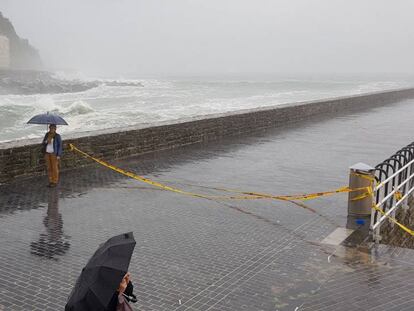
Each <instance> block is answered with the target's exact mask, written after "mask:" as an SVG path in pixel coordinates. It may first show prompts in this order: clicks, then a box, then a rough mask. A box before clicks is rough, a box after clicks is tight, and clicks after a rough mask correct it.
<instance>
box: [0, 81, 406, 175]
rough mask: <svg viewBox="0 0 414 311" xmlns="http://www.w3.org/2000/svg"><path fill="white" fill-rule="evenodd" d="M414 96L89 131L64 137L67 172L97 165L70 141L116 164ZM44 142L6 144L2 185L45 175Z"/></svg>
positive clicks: (395, 94) (1, 155)
mask: <svg viewBox="0 0 414 311" xmlns="http://www.w3.org/2000/svg"><path fill="white" fill-rule="evenodd" d="M409 98H414V89H403V90H395V91H387V92H378V93H371V94H365V95H356V96H349V97H341V98H334V99H326V100H320V101H310V102H304V103H294V104H284V105H278V106H274V107H266V108H257V109H248V110H240V111H237V112H231V113H224V114H216V115H208V116H201V117H197V118H190V119H183V120H178V121H177V120H174V121H169V122H160V123H154V124H150V125H145V126H144V125H137V126H136V127H132V128H131V127H130V128H120V129H112V130H102V131H95V132H88V133H82V134H81V135H80V136H78V137H75V136H71V137H68V136H66V137H65V136H64V137H63V140H64V155H63V157H62V160H61V169H63V170H66V169H70V168H74V167H79V166H83V165H88V164H91V162H90V160H87V159H84V158H82V157H80V156H79V155H78V154H75V153H73V152H71V151H69V148H68V144H69V143H73V144H75V145H76V146H77V147H78V148H79V149H81V150H83V151H85V152H87V153H89V154H91V155H94V156H95V157H98V158H103V159H105V160H113V159H118V158H125V157H128V156H133V155H138V154H143V153H148V152H153V151H159V150H163V149H169V148H177V147H180V146H184V145H188V144H194V143H199V142H206V141H212V140H218V139H220V138H221V137H226V136H232V135H243V134H247V133H249V132H254V131H259V130H264V129H267V128H274V127H281V126H284V125H286V124H290V123H295V122H301V121H304V120H308V119H310V118H314V117H318V116H321V115H329V114H332V115H333V114H335V115H338V114H340V113H346V112H352V111H358V110H364V109H368V108H371V107H376V106H382V105H387V104H390V103H394V102H398V101H401V100H404V99H409ZM39 143H40V139H35V140H33V139H32V140H26V141H16V142H8V143H3V144H0V183H6V182H9V181H11V180H13V179H14V178H17V177H27V176H32V175H39V174H43V173H44V171H45V168H44V160H43V156H42V155H41V151H40V144H39Z"/></svg>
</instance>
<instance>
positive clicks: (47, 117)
mask: <svg viewBox="0 0 414 311" xmlns="http://www.w3.org/2000/svg"><path fill="white" fill-rule="evenodd" d="M27 123H28V124H56V125H68V123H67V122H66V121H65V120H64V119H63V118H62V117H61V116H58V115H57V114H53V113H49V112H47V113H42V114H38V115H35V116H34V117H33V118H31V119H30V120H29V121H27Z"/></svg>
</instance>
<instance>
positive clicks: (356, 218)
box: [347, 163, 375, 233]
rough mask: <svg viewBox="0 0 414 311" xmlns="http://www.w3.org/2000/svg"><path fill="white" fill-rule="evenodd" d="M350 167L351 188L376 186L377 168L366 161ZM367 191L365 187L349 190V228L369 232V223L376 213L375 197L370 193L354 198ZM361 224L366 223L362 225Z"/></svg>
mask: <svg viewBox="0 0 414 311" xmlns="http://www.w3.org/2000/svg"><path fill="white" fill-rule="evenodd" d="M349 169H350V171H349V188H351V189H356V188H365V187H373V186H374V183H373V182H372V179H373V178H374V171H375V168H373V167H371V166H369V165H367V164H364V163H357V164H354V165H352V166H351V167H350V168H349ZM372 190H373V189H372ZM366 192H367V190H364V189H363V190H360V191H353V192H349V195H348V221H347V228H348V229H360V230H363V231H364V232H366V233H368V230H369V225H370V223H371V224H372V219H373V218H372V217H373V215H374V211H372V203H373V201H374V200H375V198H374V197H373V196H371V195H368V196H366V197H364V198H361V199H358V200H353V199H354V198H357V197H358V196H361V195H363V194H364V193H366ZM361 224H365V225H362V226H361Z"/></svg>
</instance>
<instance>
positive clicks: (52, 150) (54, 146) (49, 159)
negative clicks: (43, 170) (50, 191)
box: [42, 124, 62, 188]
mask: <svg viewBox="0 0 414 311" xmlns="http://www.w3.org/2000/svg"><path fill="white" fill-rule="evenodd" d="M42 144H43V150H44V153H45V161H46V167H47V173H48V176H49V184H48V187H51V188H53V187H56V185H57V183H58V181H59V160H60V157H61V156H62V138H61V137H60V135H59V134H58V133H56V124H50V126H49V132H47V133H46V135H45V137H44V138H43V143H42Z"/></svg>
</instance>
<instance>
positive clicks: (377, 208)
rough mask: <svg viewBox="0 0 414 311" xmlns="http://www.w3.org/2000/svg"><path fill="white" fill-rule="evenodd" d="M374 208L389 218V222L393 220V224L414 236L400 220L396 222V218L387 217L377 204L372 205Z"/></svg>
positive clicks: (413, 232)
mask: <svg viewBox="0 0 414 311" xmlns="http://www.w3.org/2000/svg"><path fill="white" fill-rule="evenodd" d="M372 208H373V209H375V210H376V211H377V212H379V213H380V214H381V215H383V216H385V217H386V218H388V219H389V220H391V221H392V222H393V223H395V224H396V225H397V226H398V227H400V228H401V229H403V230H404V231H405V232H407V233H408V234H411V235H412V236H414V231H413V230H411V229H410V228H407V227H406V226H404V225H403V224H401V223H399V222H398V220H396V219H395V218H394V217H392V216H390V215H387V214H386V213H385V212H384V211H383V210H382V209H380V208H379V207H378V205H377V204H375V203H374V204H372Z"/></svg>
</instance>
